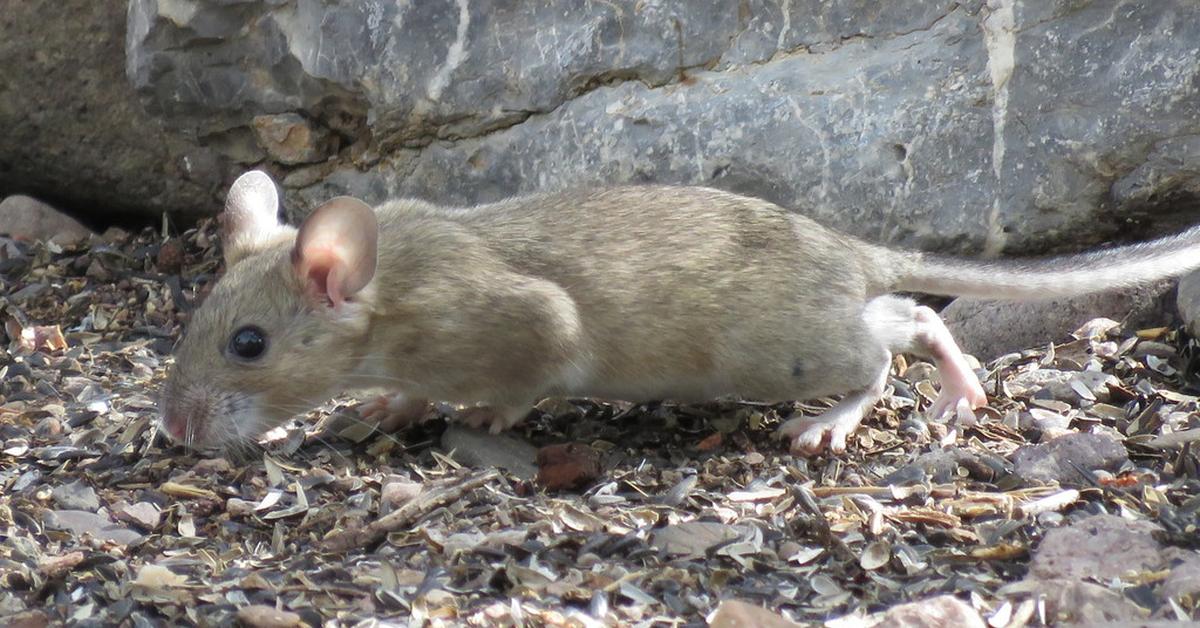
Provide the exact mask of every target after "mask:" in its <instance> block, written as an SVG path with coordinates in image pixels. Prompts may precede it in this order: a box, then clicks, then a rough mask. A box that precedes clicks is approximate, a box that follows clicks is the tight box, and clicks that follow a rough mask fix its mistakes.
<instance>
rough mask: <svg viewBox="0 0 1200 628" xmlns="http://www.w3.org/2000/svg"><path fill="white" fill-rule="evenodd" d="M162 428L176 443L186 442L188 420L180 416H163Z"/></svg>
mask: <svg viewBox="0 0 1200 628" xmlns="http://www.w3.org/2000/svg"><path fill="white" fill-rule="evenodd" d="M162 426H163V429H164V430H167V435H168V436H170V439H172V441H175V442H180V443H181V442H184V437H185V436H186V435H187V419H186V418H184V417H181V415H179V414H163V417H162Z"/></svg>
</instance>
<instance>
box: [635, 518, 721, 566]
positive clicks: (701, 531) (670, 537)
mask: <svg viewBox="0 0 1200 628" xmlns="http://www.w3.org/2000/svg"><path fill="white" fill-rule="evenodd" d="M741 535H742V530H741V529H740V528H738V527H736V526H731V525H728V524H724V523H721V522H719V521H684V522H683V523H674V524H671V525H668V526H664V527H662V528H659V529H657V530H655V531H654V534H653V535H651V537H650V546H651V547H654V548H657V549H659V550H662V551H664V552H666V553H668V554H675V555H680V556H687V557H696V556H703V555H704V553H705V552H706V551H708V549H709V548H711V547H715V546H717V545H720V544H722V543H726V542H728V541H732V540H733V539H736V538H738V537H740V536H741Z"/></svg>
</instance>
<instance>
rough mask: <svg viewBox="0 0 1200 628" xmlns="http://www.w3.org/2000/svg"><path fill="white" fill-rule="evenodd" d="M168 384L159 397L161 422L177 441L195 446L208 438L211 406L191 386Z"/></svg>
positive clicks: (170, 435)
mask: <svg viewBox="0 0 1200 628" xmlns="http://www.w3.org/2000/svg"><path fill="white" fill-rule="evenodd" d="M182 388H183V389H182V390H181V387H179V386H173V385H171V384H168V385H167V386H166V387H165V388H164V389H163V393H162V396H161V397H160V398H159V404H158V407H159V422H160V424H161V427H162V429H163V431H165V432H166V433H167V436H169V437H170V438H171V440H173V441H175V442H176V443H180V444H183V445H186V446H188V447H195V446H197V445H199V444H201V443H203V442H204V440H205V439H206V438H207V436H208V435H207V431H208V430H207V428H206V425H207V420H206V417H207V415H208V413H210V412H211V408H210V407H209V406H208V404H207V402H206V399H203V398H198V397H197V396H196V395H195V394H194V391H192V390H191V387H187V386H184V387H182Z"/></svg>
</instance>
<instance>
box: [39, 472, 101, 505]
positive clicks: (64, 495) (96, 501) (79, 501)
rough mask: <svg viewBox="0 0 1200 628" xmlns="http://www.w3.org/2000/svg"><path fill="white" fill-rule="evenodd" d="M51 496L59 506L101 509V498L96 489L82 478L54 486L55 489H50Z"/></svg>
mask: <svg viewBox="0 0 1200 628" xmlns="http://www.w3.org/2000/svg"><path fill="white" fill-rule="evenodd" d="M50 497H51V498H53V499H54V503H55V504H58V507H59V508H66V509H69V510H86V511H88V512H96V511H97V510H99V509H100V498H99V497H96V491H95V490H94V489H92V487H90V486H88V485H87V484H84V483H83V481H82V480H76V481H74V482H71V483H70V484H63V485H62V486H56V487H54V490H52V491H50Z"/></svg>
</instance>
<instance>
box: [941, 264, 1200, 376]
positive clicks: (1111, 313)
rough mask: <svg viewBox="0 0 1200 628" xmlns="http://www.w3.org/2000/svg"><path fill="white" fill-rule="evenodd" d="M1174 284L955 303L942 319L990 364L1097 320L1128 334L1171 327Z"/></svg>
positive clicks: (1065, 338) (1066, 336) (1061, 337)
mask: <svg viewBox="0 0 1200 628" xmlns="http://www.w3.org/2000/svg"><path fill="white" fill-rule="evenodd" d="M1173 285H1174V282H1173V281H1164V282H1158V283H1155V284H1152V285H1149V286H1145V287H1142V288H1134V289H1129V290H1120V291H1116V292H1105V293H1100V294H1092V295H1086V296H1082V297H1075V298H1071V299H1053V300H1048V301H1027V302H1018V303H1014V302H1011V301H987V300H983V299H955V300H954V301H953V302H952V303H950V305H948V306H946V307H945V309H943V310H942V312H941V314H942V319H943V320H944V321H946V326H947V327H949V328H950V331H951V333H953V334H954V338H955V340H957V341H958V344H959V346H960V347H962V349H963V351H965V352H967V353H969V354H971V355H974V356H975V357H977V358H979V359H980V360H983V361H987V360H991V359H994V358H997V357H999V356H1001V355H1004V354H1006V353H1012V352H1015V351H1022V350H1025V349H1029V348H1032V347H1043V346H1046V345H1047V344H1049V343H1051V342H1066V341H1069V340H1070V339H1071V338H1070V334H1071V332H1073V331H1075V330H1076V329H1079V327H1080V326H1082V325H1083V324H1084V323H1086V322H1088V321H1089V320H1092V319H1094V318H1097V317H1104V318H1111V319H1113V320H1115V321H1119V322H1121V323H1123V324H1124V326H1125V327H1126V328H1127V329H1141V328H1145V327H1157V326H1160V325H1167V324H1170V322H1171V321H1172V320H1173V319H1174V314H1173V313H1172V308H1173V303H1172V301H1173V298H1172V297H1173V294H1172V290H1171V287H1172V286H1173ZM1181 285H1182V284H1181ZM1198 292H1200V289H1198ZM1181 307H1182V304H1181Z"/></svg>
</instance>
